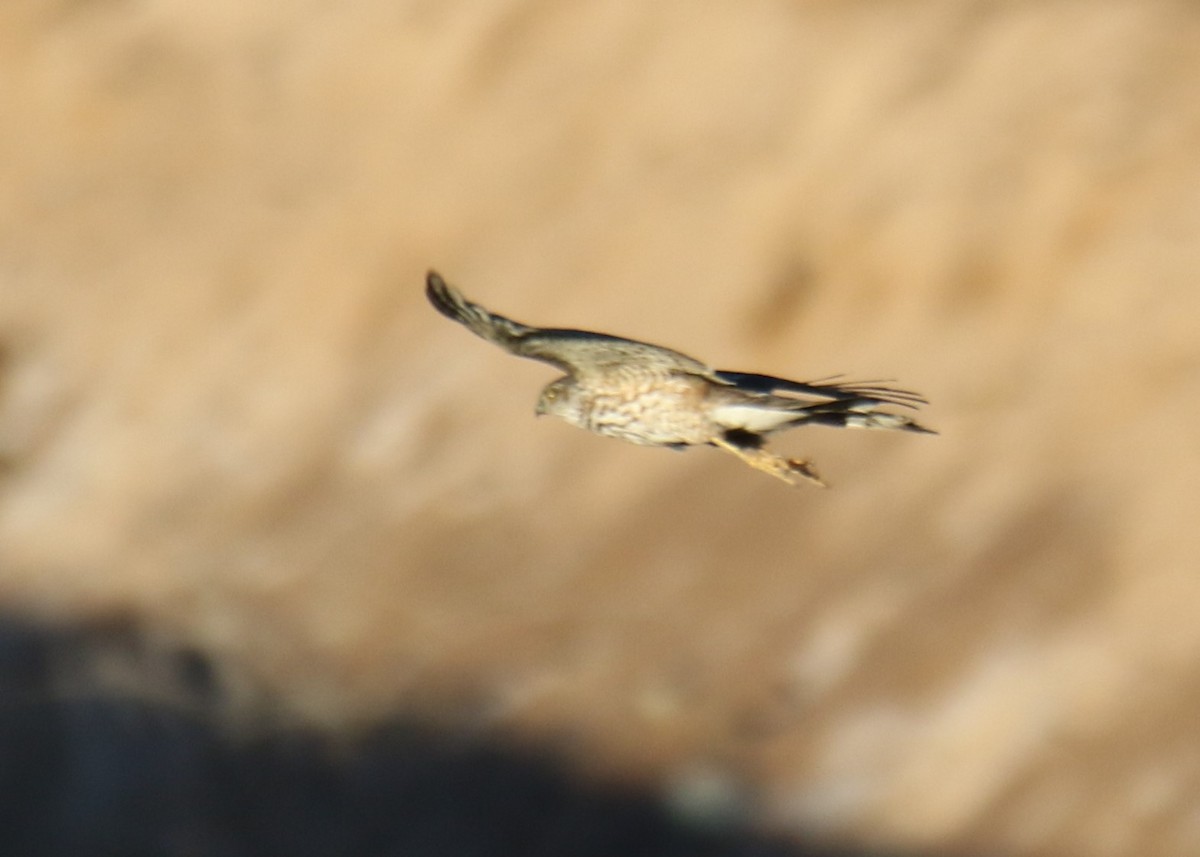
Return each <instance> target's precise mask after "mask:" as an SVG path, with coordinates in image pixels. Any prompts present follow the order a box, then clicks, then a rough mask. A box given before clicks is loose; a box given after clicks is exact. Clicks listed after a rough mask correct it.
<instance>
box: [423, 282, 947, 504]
mask: <svg viewBox="0 0 1200 857" xmlns="http://www.w3.org/2000/svg"><path fill="white" fill-rule="evenodd" d="M425 294H426V296H427V297H428V298H429V302H430V303H432V304H433V306H434V308H435V309H437V311H438V312H440V313H441V314H442V315H444V316H446V317H447V318H451V319H453V320H454V321H457V322H458V323H459V324H461V325H463V326H465V327H466V328H467V329H468V330H470V331H471V332H472V333H474V334H475V335H477V336H480V337H482V338H484V339H486V340H488V341H489V342H494V343H495V344H496V345H499V346H500V347H501V348H503V349H504V350H505V351H509V352H511V353H513V354H516V355H517V356H519V357H528V358H531V359H533V360H541V361H542V362H544V363H549V364H550V365H552V366H555V367H557V368H558V369H560V370H562V371H563V372H566V373H567V374H566V375H564V376H563V377H561V378H558V379H557V380H554V381H551V382H550V383H549V384H547V385H546V387H545V388H544V389H543V390H542V393H541V396H540V397H539V398H538V402H537V414H538V415H539V416H541V415H543V414H550V415H552V416H556V417H560V418H562V419H564V420H566V421H567V422H568V423H570V424H571V425H574V426H578V427H580V428H583V429H587V430H588V431H592V432H595V433H596V434H601V435H605V436H607V437H615V438H620V439H621V440H627V441H629V442H631V443H636V444H641V445H643V446H666V447H671V448H673V449H686V448H687V447H689V446H700V445H709V446H715V447H717V448H718V449H723V450H725V451H726V452H728V453H731V454H732V455H735V456H737V457H738V458H740V459H741V460H742V461H744V462H745V463H746V464H749V465H750V466H751V467H754V468H755V469H757V470H762V471H764V472H766V473H769V474H771V475H772V476H774V477H776V478H777V479H782V480H783V481H784V482H787V483H788V484H789V485H798V484H800V482H801V481H802V480H803V481H808V482H813V483H816V484H817V485H821V486H824V484H825V483H824V482H822V481H821V477H820V476H818V475H817V472H816V470H815V469H814V468H813V465H812V463H811V462H809V461H806V460H803V459H795V458H784V457H783V456H780V455H776V454H775V453H773V452H770V451H768V450H767V449H766V447H765V445H766V439H767V435H769V434H771V433H772V432H776V431H780V430H782V429H787V428H794V427H796V426H802V425H825V426H836V427H839V428H867V429H898V430H901V431H912V432H923V433H926V434H936V432H934V431H931V430H930V429H927V428H924V427H923V426H921V425H919V424H918V423H917V422H916V421H915V420H913V419H912V418H910V417H908V416H905V415H903V414H897V413H891V412H888V411H886V410H883V408H885V407H887V406H898V407H902V408H909V409H913V410H915V409H916V408H917V407H919V406H920V405H924V404H928V403H927V402H926V401H925V399H924V398H923V397H921V396H920V395H918V394H916V393H912V392H909V391H907V390H897V389H893V388H891V387H884V386H879V385H880V384H881V383H883V382H876V381H864V382H859V383H841V382H839V381H838V378H826V379H822V380H819V381H807V382H801V381H789V380H787V379H785V378H774V377H772V376H770V375H756V374H752V373H748V372H726V371H721V370H716V369H712V368H711V367H709V366H708V365H706V364H704V363H701V362H700V361H699V360H696V359H694V358H692V357H688V356H687V355H686V354H681V353H680V352H678V351H673V350H672V349H670V348H663V347H662V346H660V345H651V344H650V343H648V342H638V341H636V340H633V339H622V338H621V337H617V336H609V335H608V334H604V333H591V332H589V331H586V330H564V329H559V328H549V327H531V326H529V325H526V324H521V323H520V322H518V321H513V320H512V319H509V318H505V317H504V316H502V315H497V314H496V313H493V312H490V311H488V310H486V309H484V308H483V307H481V306H480V305H479V304H476V303H472V302H471V301H469V300H467V299H466V298H465V297H463V296H462V294H461V293H460V292H459V291H458V290H457V289H455V288H454V287H453V286H451V285H449V284H448V283H447V282H446V281H445V280H443V279H442V278H441V276H440V275H438V273H437V272H436V271H430V272H429V274H428V275H427V277H426V280H425Z"/></svg>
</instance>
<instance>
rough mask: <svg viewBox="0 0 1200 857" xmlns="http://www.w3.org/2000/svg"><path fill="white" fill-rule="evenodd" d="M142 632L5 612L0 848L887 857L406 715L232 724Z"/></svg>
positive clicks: (202, 686) (228, 855) (206, 686)
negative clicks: (721, 822) (686, 809)
mask: <svg viewBox="0 0 1200 857" xmlns="http://www.w3.org/2000/svg"><path fill="white" fill-rule="evenodd" d="M144 646H145V643H144V642H141V641H139V637H138V635H137V634H136V632H130V631H128V630H121V629H116V630H114V629H112V628H109V629H97V628H92V629H70V628H51V627H48V626H44V625H38V624H35V623H30V622H26V621H23V620H19V619H14V618H11V617H10V618H7V619H0V815H2V816H3V820H2V822H0V854H4V855H14V857H16V855H22V857H25V856H26V855H28V857H38V855H48V856H49V855H53V857H57V855H62V857H67V855H70V857H80V855H87V857H107V855H112V857H118V856H119V857H152V855H170V856H171V857H174V855H179V857H263V855H281V857H282V855H287V857H309V855H313V857H316V855H403V857H427V855H428V857H433V855H438V857H502V855H504V856H505V857H507V855H513V857H516V855H521V857H543V855H544V857H549V856H550V855H555V857H561V855H580V857H592V855H595V857H602V856H603V857H612V855H664V857H674V855H679V857H685V856H686V857H708V855H713V857H716V855H729V857H734V855H738V857H785V855H791V856H792V857H801V855H803V857H818V855H819V856H820V857H884V852H882V851H878V850H875V851H869V850H863V849H854V848H838V847H834V846H826V845H819V846H818V845H806V844H805V843H803V842H798V841H796V840H795V839H784V838H773V837H767V836H764V835H761V834H759V833H755V832H753V831H751V830H748V829H740V828H736V827H722V828H720V829H712V828H705V827H699V828H698V827H696V826H695V825H693V824H690V823H688V822H687V821H686V820H684V819H681V818H680V817H678V816H677V815H673V814H672V813H671V812H670V811H668V809H667V808H666V807H664V805H663V804H662V803H661V802H659V801H658V800H657V799H656V798H654V797H652V796H649V795H644V794H638V793H636V792H632V791H621V790H616V789H612V788H604V787H599V786H596V785H594V784H589V783H585V782H581V781H580V780H578V779H577V778H574V777H572V776H571V774H570V773H569V771H568V770H567V769H566V768H564V767H563V766H560V765H557V764H555V763H554V761H553V760H552V759H550V758H548V757H545V758H538V757H535V756H534V755H531V754H529V753H527V752H524V751H521V750H518V749H516V748H513V747H506V746H501V745H498V744H495V743H491V742H490V741H489V740H488V739H487V738H486V737H478V736H476V737H466V736H463V735H453V734H447V733H446V732H444V731H438V730H437V729H434V728H432V727H429V726H424V725H421V724H417V723H413V722H410V721H408V720H398V721H397V722H394V723H391V724H387V725H383V726H380V727H378V728H376V729H374V730H373V731H372V732H371V733H370V734H368V735H364V736H362V737H361V738H359V739H356V740H354V741H353V742H345V741H341V740H334V739H333V737H332V736H324V735H321V734H320V733H317V732H302V731H296V730H285V729H281V728H274V729H273V728H270V727H269V726H267V727H264V726H262V725H261V724H259V725H258V726H257V727H255V728H253V729H249V730H234V729H230V728H228V725H227V724H225V725H222V723H221V720H222V717H221V716H219V715H218V714H217V713H216V712H217V710H218V707H219V705H220V699H219V696H220V694H221V690H220V689H219V686H218V683H217V682H215V681H214V680H213V676H214V671H213V667H212V665H211V664H210V663H209V662H208V661H206V660H205V659H204V658H203V657H201V656H199V655H196V654H195V653H188V652H184V651H175V652H172V653H170V654H169V655H167V656H166V657H165V658H164V657H162V656H161V648H162V647H161V646H158V647H156V648H155V652H158V653H159V654H156V655H154V656H153V657H152V658H150V659H149V663H148V664H147V663H146V662H147V659H146V658H144V657H143V656H142V655H140V654H139V647H144ZM114 665H115V666H114ZM139 671H144V672H145V673H146V674H145V675H142V676H138V675H136V673H138V672H139ZM105 674H107V676H108V677H107V678H105V679H104V680H97V679H96V676H97V675H105ZM114 674H115V675H116V676H117V678H116V679H113V677H112V676H113V675H114ZM131 685H132V687H133V689H129V688H130V686H131ZM139 686H140V687H142V688H153V689H155V690H154V692H152V693H146V692H141V691H138V690H137V687H139ZM163 688H166V689H165V690H163ZM226 719H227V718H226ZM887 853H888V854H891V855H897V854H898V853H899V852H887Z"/></svg>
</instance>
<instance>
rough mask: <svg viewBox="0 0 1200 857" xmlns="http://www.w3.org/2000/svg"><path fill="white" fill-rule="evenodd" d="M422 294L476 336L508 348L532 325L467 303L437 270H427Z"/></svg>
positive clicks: (439, 310)
mask: <svg viewBox="0 0 1200 857" xmlns="http://www.w3.org/2000/svg"><path fill="white" fill-rule="evenodd" d="M425 296H426V297H427V298H429V302H430V303H431V304H433V308H434V309H436V310H437V311H438V312H440V313H441V314H442V315H444V316H446V318H450V319H453V320H454V321H457V322H458V323H459V324H461V325H463V326H464V327H466V328H467V330H469V331H471V332H472V333H474V334H475V335H476V336H481V337H483V338H484V339H486V340H488V341H489V342H494V343H496V344H497V345H499V346H501V347H502V348H506V349H508V350H510V351H511V350H512V348H513V344H514V343H515V342H517V341H518V340H519V339H520V338H521V337H522V336H525V335H527V334H529V333H532V332H533V331H534V328H532V327H529V326H527V325H524V324H521V323H520V322H519V321H513V320H512V319H511V318H505V317H504V316H502V315H496V314H495V313H493V312H489V311H488V310H486V309H484V308H483V307H481V306H480V305H479V304H475V303H471V302H470V301H469V300H467V299H466V298H464V297H463V296H462V293H461V292H459V291H458V289H456V288H454V287H453V286H451V285H450V284H449V283H447V282H446V281H445V280H443V279H442V277H441V275H440V274H439V273H438V272H437V271H430V272H429V273H428V274H427V275H426V276H425Z"/></svg>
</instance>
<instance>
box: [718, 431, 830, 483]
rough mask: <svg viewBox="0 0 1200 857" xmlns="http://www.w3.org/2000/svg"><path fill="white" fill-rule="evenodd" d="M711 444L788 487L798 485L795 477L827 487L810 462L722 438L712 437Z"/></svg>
mask: <svg viewBox="0 0 1200 857" xmlns="http://www.w3.org/2000/svg"><path fill="white" fill-rule="evenodd" d="M712 442H713V444H714V445H715V446H718V447H720V448H721V449H723V450H725V451H726V452H729V453H732V454H734V455H736V456H737V457H738V458H740V459H741V460H742V461H744V462H746V463H747V464H749V465H750V466H751V467H753V468H754V469H755V470H761V471H762V472H763V473H770V474H771V475H772V476H774V477H775V478H776V479H782V480H783V481H784V482H786V483H787V484H788V485H799V484H800V483H799V482H798V481H797V477H802V478H804V479H807V480H808V481H809V482H814V483H816V484H817V485H820V486H821V487H822V488H825V487H827V486H826V485H825V483H824V482H823V481H822V480H821V477H820V476H818V475H817V471H816V470H815V469H813V466H812V464H811V462H808V461H804V460H802V459H796V458H784V457H783V456H781V455H776V454H775V453H773V452H768V451H767V450H765V449H755V448H753V447H745V446H738V445H737V444H733V443H730V442H729V441H727V440H725V439H724V438H722V437H714V438H713V439H712Z"/></svg>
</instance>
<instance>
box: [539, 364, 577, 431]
mask: <svg viewBox="0 0 1200 857" xmlns="http://www.w3.org/2000/svg"><path fill="white" fill-rule="evenodd" d="M535 413H536V414H537V415H538V416H539V417H540V416H543V415H545V414H549V415H550V416H554V417H561V418H562V419H564V420H566V421H567V422H569V423H571V424H572V425H579V424H580V422H581V420H582V419H583V408H582V407H581V406H580V401H579V387H578V385H576V383H575V379H574V378H572V377H570V376H569V375H568V376H566V377H563V378H559V379H558V380H557V381H551V382H550V383H549V384H547V385H546V386H545V387H544V388H543V389H542V394H541V395H540V396H538V402H537V409H536V410H535Z"/></svg>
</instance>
